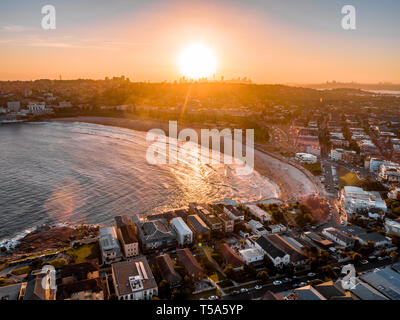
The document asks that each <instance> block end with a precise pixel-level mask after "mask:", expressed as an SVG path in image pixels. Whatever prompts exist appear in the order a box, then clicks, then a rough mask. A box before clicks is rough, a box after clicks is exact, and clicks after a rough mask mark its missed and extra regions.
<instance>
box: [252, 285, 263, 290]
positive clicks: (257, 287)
mask: <svg viewBox="0 0 400 320" xmlns="http://www.w3.org/2000/svg"><path fill="white" fill-rule="evenodd" d="M254 289H256V290H260V289H262V286H260V285H259V284H258V285H256V286H255V287H254Z"/></svg>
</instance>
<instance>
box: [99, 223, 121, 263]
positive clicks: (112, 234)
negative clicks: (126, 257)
mask: <svg viewBox="0 0 400 320" xmlns="http://www.w3.org/2000/svg"><path fill="white" fill-rule="evenodd" d="M99 233H100V241H99V242H100V249H101V254H102V259H103V263H106V264H110V263H112V262H116V261H120V260H121V258H122V253H121V248H120V246H119V241H118V238H117V233H116V231H115V228H114V227H106V228H100V230H99Z"/></svg>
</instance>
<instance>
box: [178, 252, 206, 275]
mask: <svg viewBox="0 0 400 320" xmlns="http://www.w3.org/2000/svg"><path fill="white" fill-rule="evenodd" d="M176 257H177V259H178V261H179V263H180V264H182V266H183V267H184V268H185V270H186V273H187V274H188V275H189V276H190V277H191V278H192V279H200V278H202V277H203V275H204V270H203V268H202V267H201V266H200V264H199V263H198V262H197V260H196V258H195V257H194V256H193V254H192V252H191V251H190V250H189V248H184V249H179V250H177V251H176Z"/></svg>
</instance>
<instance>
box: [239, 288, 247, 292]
mask: <svg viewBox="0 0 400 320" xmlns="http://www.w3.org/2000/svg"><path fill="white" fill-rule="evenodd" d="M248 291H249V290H248V289H246V288H242V289H240V292H241V293H246V292H248Z"/></svg>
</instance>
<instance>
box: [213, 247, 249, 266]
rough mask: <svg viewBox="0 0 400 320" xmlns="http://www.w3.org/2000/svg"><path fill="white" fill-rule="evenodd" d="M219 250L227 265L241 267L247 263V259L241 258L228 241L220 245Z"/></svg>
mask: <svg viewBox="0 0 400 320" xmlns="http://www.w3.org/2000/svg"><path fill="white" fill-rule="evenodd" d="M219 251H220V253H221V255H222V256H223V258H224V261H225V265H229V264H230V265H232V266H233V267H234V268H239V267H242V266H244V265H245V263H246V262H245V261H244V259H243V258H241V257H240V256H239V255H238V254H237V253H236V252H235V251H234V250H233V249H232V248H231V247H230V246H229V245H228V244H227V243H223V244H222V245H221V246H220V247H219Z"/></svg>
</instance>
